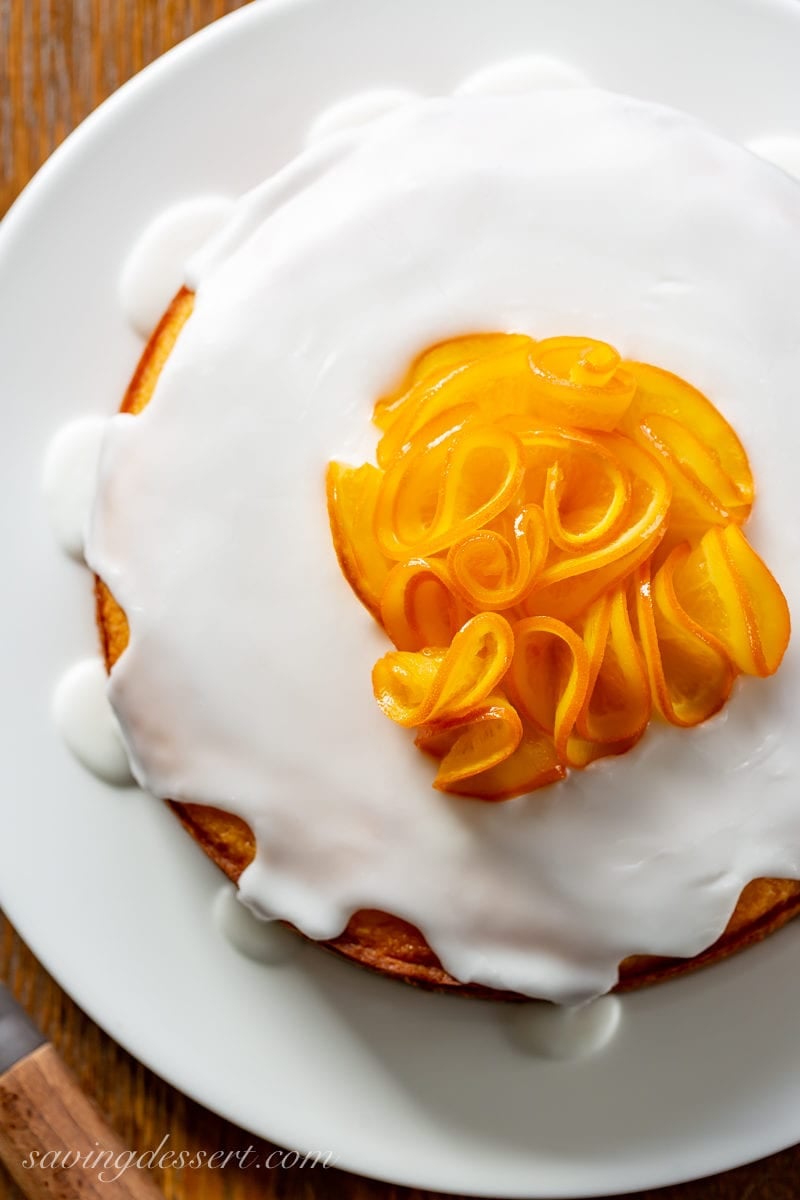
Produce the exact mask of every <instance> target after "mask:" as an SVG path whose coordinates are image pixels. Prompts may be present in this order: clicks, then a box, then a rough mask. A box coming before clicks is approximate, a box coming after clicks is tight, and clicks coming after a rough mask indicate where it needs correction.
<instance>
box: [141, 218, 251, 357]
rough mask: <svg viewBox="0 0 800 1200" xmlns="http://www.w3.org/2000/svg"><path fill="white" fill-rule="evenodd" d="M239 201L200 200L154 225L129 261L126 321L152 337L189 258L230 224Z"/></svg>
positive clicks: (158, 220) (149, 226) (146, 232)
mask: <svg viewBox="0 0 800 1200" xmlns="http://www.w3.org/2000/svg"><path fill="white" fill-rule="evenodd" d="M233 207H234V201H233V200H230V199H228V198H227V197H225V196H198V197H193V198H192V199H190V200H183V201H181V202H180V203H178V204H174V205H173V206H172V207H171V208H168V209H167V210H166V211H165V212H162V213H159V215H158V216H157V217H156V218H155V219H154V220H153V221H151V222H150V224H149V225H148V226H147V227H146V229H145V230H144V231H143V232H142V233H141V234H140V235H139V237H138V238H137V240H136V242H135V244H134V246H133V248H132V249H131V251H130V252H129V254H128V257H127V259H126V260H125V265H124V267H123V269H122V277H121V280H120V302H121V304H122V311H123V313H124V314H125V317H126V318H127V320H128V321H129V322H130V324H131V325H132V327H133V328H134V329H135V330H136V332H137V333H139V334H141V336H142V337H149V336H150V334H151V333H152V332H153V330H154V329H155V327H156V325H157V324H158V321H159V319H160V317H161V315H162V314H163V312H164V309H165V308H166V307H167V305H168V304H169V302H170V300H171V299H172V297H173V296H174V295H175V293H176V292H177V290H178V288H179V287H180V286H181V284H182V283H183V278H184V265H185V263H186V260H187V258H189V256H190V255H191V254H193V253H194V251H195V250H197V249H198V247H199V246H202V245H203V243H204V242H206V241H207V240H208V239H209V238H210V237H211V236H212V234H214V233H216V232H217V230H218V229H220V228H221V227H222V226H223V225H224V224H225V222H226V221H228V220H229V219H230V216H231V213H232V211H233Z"/></svg>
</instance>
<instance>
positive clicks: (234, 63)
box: [0, 0, 800, 1197]
mask: <svg viewBox="0 0 800 1200" xmlns="http://www.w3.org/2000/svg"><path fill="white" fill-rule="evenodd" d="M529 51H532V52H542V53H548V54H553V55H556V56H561V57H563V58H565V59H567V60H569V61H570V62H572V63H574V64H575V65H577V66H579V67H581V68H583V69H584V70H585V72H586V73H587V74H588V75H589V76H590V77H591V79H592V80H594V81H595V82H596V83H598V84H600V85H602V86H606V87H611V88H614V89H617V90H620V91H626V92H630V93H632V94H634V95H637V96H642V97H645V98H649V99H654V100H660V101H664V102H666V103H669V104H673V105H675V106H678V107H682V108H686V109H689V110H690V111H692V112H695V113H697V114H699V115H700V116H702V117H704V118H706V119H707V120H709V121H710V122H711V123H712V124H714V125H715V126H717V127H719V128H721V129H722V130H723V131H725V132H727V133H728V134H730V135H732V136H734V137H736V138H738V139H740V140H748V139H750V138H755V137H759V136H763V135H767V134H781V133H782V134H798V133H800V72H798V70H797V63H798V61H800V4H797V3H796V2H795V0H783V2H779V0H768V2H767V0H763V2H761V3H756V2H754V0H702V2H701V0H672V2H671V3H669V4H668V3H660V2H658V0H604V3H603V4H597V3H596V0H561V2H560V3H559V4H554V3H552V0H485V2H484V0H480V2H479V0H471V2H470V3H468V4H467V3H464V2H463V0H402V3H401V2H400V0H369V2H367V0H293V2H283V3H274V2H266V0H262V3H259V4H255V5H253V6H252V7H251V8H248V9H245V10H243V11H241V12H239V13H237V14H234V15H233V16H232V17H228V18H226V19H225V20H223V21H222V22H220V23H218V24H217V25H216V26H214V27H213V28H211V29H209V30H208V31H205V32H204V33H202V34H200V35H198V36H196V37H195V38H192V39H190V41H189V42H188V43H185V44H184V45H183V46H181V47H180V48H179V49H178V50H176V51H174V52H172V53H171V54H169V55H167V56H166V57H165V58H164V59H162V60H161V61H160V62H159V63H157V64H156V65H155V66H154V67H152V68H150V69H149V70H147V71H145V72H144V73H143V74H142V75H141V76H140V77H139V78H137V79H136V80H134V81H133V82H132V83H131V84H129V85H127V86H126V87H124V88H122V89H121V91H120V92H118V93H117V95H115V96H114V97H113V99H112V100H111V101H109V102H108V103H107V104H105V105H103V107H102V108H101V109H100V110H99V111H98V112H97V113H96V114H95V115H94V116H92V117H91V118H90V119H89V120H88V121H87V122H86V123H85V124H84V125H83V126H82V127H81V129H79V130H78V132H77V133H76V134H75V135H73V136H72V137H71V138H70V139H69V140H68V142H67V143H66V145H65V146H64V147H63V148H62V149H61V150H60V151H59V152H58V153H57V154H56V155H54V157H53V158H52V159H51V161H50V162H49V163H48V165H47V166H46V167H45V168H44V170H43V171H42V172H41V173H40V174H39V176H38V177H37V179H36V180H35V181H34V182H33V184H32V185H31V186H30V187H29V188H28V190H27V191H26V192H25V194H24V195H23V197H22V198H21V200H20V201H19V202H18V204H17V205H16V206H15V209H14V210H13V212H12V213H11V214H10V216H9V217H8V218H7V220H6V221H5V222H4V223H3V225H2V228H0V314H2V316H1V319H0V396H1V397H2V403H3V405H4V411H5V419H4V424H3V437H2V439H0V469H1V470H2V480H3V488H4V503H3V507H2V523H3V525H2V527H3V530H4V541H3V544H4V547H5V556H6V570H5V572H4V586H3V588H2V591H0V613H2V619H3V625H4V636H3V683H4V686H3V690H2V694H0V830H1V831H2V833H1V834H0V902H2V905H3V907H4V908H5V909H6V911H7V912H8V915H9V917H10V918H11V920H12V921H13V922H14V923H15V924H16V925H17V927H18V928H19V930H20V932H21V933H22V935H23V936H24V937H25V938H26V939H27V941H28V942H29V943H30V945H31V946H32V947H33V949H34V951H35V952H36V953H37V954H38V955H39V957H40V958H41V959H42V961H43V962H44V964H45V965H46V966H47V967H48V969H49V970H51V971H52V973H53V974H54V975H55V976H56V978H57V979H58V980H59V981H60V982H61V983H62V984H63V985H64V987H65V988H66V989H67V990H68V991H69V992H70V993H71V994H72V996H73V997H74V998H75V999H76V1000H77V1001H78V1003H79V1004H81V1005H82V1006H83V1008H85V1009H86V1010H87V1011H88V1012H89V1013H90V1014H91V1015H92V1016H93V1017H94V1018H95V1019H96V1020H97V1021H98V1022H99V1023H100V1024H101V1025H102V1026H103V1027H104V1028H105V1029H106V1030H108V1032H109V1033H110V1034H111V1035H112V1036H114V1037H115V1038H117V1039H118V1040H119V1041H120V1042H121V1043H122V1044H123V1045H124V1046H126V1047H127V1048H128V1049H129V1050H131V1051H132V1052H133V1053H134V1054H135V1055H137V1056H138V1057H139V1058H140V1059H142V1060H143V1061H144V1062H146V1063H147V1064H149V1065H150V1066H151V1067H153V1068H154V1069H155V1070H156V1071H157V1072H158V1073H159V1074H161V1075H162V1076H164V1077H165V1078H167V1079H168V1080H170V1081H171V1082H172V1083H174V1084H175V1085H177V1086H178V1087H180V1088H182V1089H183V1090H184V1091H186V1092H188V1093H189V1094H190V1095H192V1096H194V1097H196V1098H197V1099H198V1100H200V1101H202V1102H203V1103H204V1104H206V1105H208V1106H209V1107H211V1108H213V1109H215V1110H216V1111H218V1112H219V1113H222V1114H224V1115H225V1116H226V1117H229V1118H230V1119H231V1120H233V1121H236V1122H238V1123H240V1124H241V1125H243V1126H244V1127H245V1128H247V1129H249V1130H252V1131H253V1132H256V1133H259V1134H262V1135H264V1136H266V1137H269V1138H272V1139H274V1140H276V1141H278V1142H280V1143H283V1144H286V1145H288V1146H291V1147H296V1148H298V1149H301V1150H303V1151H319V1152H322V1153H325V1152H327V1151H332V1152H333V1153H334V1154H335V1155H336V1157H337V1160H338V1163H339V1165H341V1166H345V1167H349V1168H350V1169H352V1170H356V1171H360V1172H363V1173H365V1174H370V1175H375V1176H378V1177H381V1178H385V1179H391V1180H394V1181H397V1182H403V1183H409V1184H416V1185H419V1186H425V1187H431V1188H437V1189H441V1190H448V1191H457V1192H470V1193H474V1194H484V1195H493V1196H497V1195H506V1196H531V1197H533V1196H537V1197H539V1196H551V1197H563V1196H578V1195H580V1196H590V1195H598V1194H603V1193H607V1192H614V1191H623V1190H634V1189H637V1188H644V1187H649V1186H657V1185H660V1184H664V1183H668V1182H674V1181H677V1180H679V1179H686V1178H690V1177H693V1176H698V1175H701V1174H706V1173H710V1172H714V1171H718V1170H721V1169H723V1168H726V1167H730V1166H733V1165H736V1164H738V1163H741V1162H743V1161H746V1160H749V1159H753V1158H756V1157H758V1156H760V1155H764V1154H767V1153H770V1152H771V1151H774V1150H777V1149H779V1148H781V1147H784V1146H786V1145H788V1144H790V1143H792V1142H794V1141H796V1140H798V1139H800V1040H798V1038H797V1036H796V1014H797V1012H798V1011H800V923H798V924H797V926H795V927H792V928H789V929H787V930H785V931H784V932H783V933H781V934H779V935H777V936H776V937H774V938H773V939H771V940H770V941H769V942H767V943H766V944H764V945H762V946H761V947H758V948H757V949H754V950H751V951H749V952H748V953H747V954H745V955H742V956H741V957H739V958H737V959H735V960H734V961H731V962H729V963H726V964H723V965H720V966H719V967H717V968H715V969H714V970H711V971H709V972H705V973H700V974H698V975H697V976H696V977H694V978H691V979H687V980H683V981H680V982H678V983H676V984H671V985H665V986H662V987H660V988H657V989H654V990H652V991H647V992H644V993H642V994H640V995H636V996H634V997H631V998H629V999H627V1000H626V1001H625V1016H624V1021H623V1026H622V1029H621V1032H620V1034H619V1036H618V1037H617V1039H616V1040H615V1041H614V1043H613V1044H612V1045H611V1046H610V1047H609V1048H608V1050H607V1051H605V1052H604V1053H602V1054H600V1055H599V1056H597V1057H596V1058H594V1059H590V1060H586V1061H583V1062H576V1063H572V1064H569V1063H568V1064H563V1063H561V1064H559V1063H552V1062H544V1061H539V1060H536V1059H535V1058H532V1057H525V1056H524V1055H521V1054H520V1053H519V1052H517V1051H515V1050H514V1049H513V1048H512V1046H511V1044H510V1042H509V1040H508V1039H507V1037H506V1034H505V1031H504V1028H503V1023H502V1015H501V1013H500V1012H499V1011H498V1008H497V1007H496V1006H493V1005H487V1004H478V1003H469V1002H459V1001H457V1000H453V999H444V998H440V997H436V996H428V995H424V994H421V993H418V992H416V991H413V990H411V989H404V988H402V987H400V986H398V985H396V984H392V983H389V982H385V981H383V980H380V979H375V978H372V977H369V976H367V975H365V974H363V973H362V972H360V971H357V970H355V969H353V968H351V967H348V966H347V965H346V964H343V963H340V962H338V961H334V960H333V959H331V958H329V957H328V956H327V955H324V954H322V953H319V952H316V951H314V950H313V948H307V949H304V951H303V952H302V953H301V954H300V955H299V956H298V957H297V958H296V959H295V960H294V961H293V962H292V963H291V964H288V965H286V966H283V967H279V968H278V967H273V968H268V967H262V966H258V965H256V964H255V963H253V962H250V961H248V960H246V959H244V958H242V957H240V956H239V955H238V954H237V953H236V952H235V951H234V950H233V949H232V948H231V947H230V946H229V945H228V944H227V943H226V942H225V941H224V940H223V939H222V937H221V936H220V935H219V934H218V933H216V932H215V929H214V927H213V925H212V922H211V915H210V914H211V908H212V904H213V900H214V897H215V895H216V894H217V892H218V890H219V887H220V878H219V875H218V873H217V871H216V869H215V868H214V867H213V866H212V865H211V864H210V863H209V862H207V861H206V860H205V858H204V857H203V855H202V854H201V853H200V852H199V851H198V850H197V849H196V847H195V846H194V845H193V844H192V843H191V842H190V840H189V839H188V838H187V837H186V836H185V835H184V834H183V833H182V831H181V830H180V828H179V826H178V824H177V822H176V821H175V819H174V818H173V817H172V816H171V815H170V813H169V812H168V811H167V810H166V809H165V808H164V807H162V806H161V805H159V804H157V803H156V802H155V801H151V800H150V799H148V798H146V797H143V796H141V795H139V794H137V793H136V792H133V791H131V792H115V791H113V790H112V789H110V788H107V787H105V786H104V785H102V784H100V783H98V782H96V781H95V780H94V779H92V778H90V777H88V776H87V775H86V774H85V773H84V772H83V771H82V770H81V768H80V767H79V766H78V765H77V764H76V763H75V762H74V761H73V760H72V759H71V758H70V756H69V754H68V753H67V751H66V750H65V749H64V747H63V746H62V745H61V744H60V743H59V740H58V738H57V736H56V734H55V731H54V729H53V726H52V723H51V719H50V701H51V693H52V688H53V684H54V682H55V681H56V679H57V677H58V675H59V673H60V671H61V670H62V669H63V668H64V667H66V666H68V665H69V664H70V663H71V662H73V661H74V660H75V659H76V658H78V657H80V656H81V655H82V654H85V653H90V652H92V651H93V650H94V648H95V636H94V629H93V622H92V596H91V585H90V580H89V576H88V574H87V573H86V572H84V571H82V570H81V569H80V568H78V567H77V566H75V565H74V564H72V563H70V562H68V561H67V560H66V559H64V558H62V557H61V556H60V555H59V554H58V552H57V551H56V549H55V547H54V545H53V542H52V539H51V536H50V532H49V530H48V527H47V523H46V519H45V513H44V508H43V504H42V499H41V495H40V490H39V481H40V475H41V462H42V455H43V452H44V449H45V447H46V445H47V442H48V439H49V438H50V436H51V435H52V433H53V432H54V431H55V430H57V429H58V428H59V426H60V425H61V424H63V423H64V422H65V421H67V420H68V419H71V418H73V417H75V416H78V415H80V414H84V413H109V412H111V411H112V410H113V409H114V407H115V406H116V404H117V402H118V400H119V397H120V395H121V393H122V391H123V389H124V386H125V384H126V381H127V379H128V376H129V374H130V372H131V369H132V367H133V365H134V363H135V360H136V357H137V355H138V353H139V349H140V346H139V343H138V342H137V340H136V339H135V337H134V336H133V334H132V333H131V332H130V331H129V330H128V329H127V328H126V325H125V323H124V321H123V318H122V314H121V311H120V306H119V303H118V297H117V290H118V285H119V275H120V267H121V264H122V262H123V260H124V257H125V254H126V251H127V250H128V248H129V246H130V244H131V241H132V239H133V238H134V237H135V235H136V234H137V233H138V232H139V230H140V229H141V228H142V227H143V225H144V224H145V223H146V222H147V221H148V220H149V218H150V217H152V216H154V215H155V214H157V213H158V212H159V211H160V210H161V209H162V208H164V206H166V205H168V204H169V203H171V202H173V201H176V200H179V199H182V198H185V197H190V196H192V195H194V194H197V193H200V192H216V193H219V192H223V193H229V194H232V195H233V194H236V193H238V192H240V191H241V190H242V189H244V188H246V187H248V186H250V185H251V184H254V183H255V182H257V181H258V180H259V179H261V178H262V177H263V176H264V175H265V174H267V173H269V172H270V171H272V170H273V169H274V168H275V167H277V166H278V165H279V164H280V163H282V162H284V161H285V160H286V159H287V158H288V157H290V156H291V155H292V154H293V152H295V151H296V150H297V149H298V147H299V145H300V140H301V138H302V135H303V132H304V130H305V128H306V127H307V126H308V124H309V122H310V121H311V119H312V118H313V117H314V116H315V115H317V114H318V112H319V111H320V110H321V109H322V108H323V107H324V106H326V105H327V104H329V103H331V102H332V101H334V100H336V99H338V98H342V97H344V96H346V95H348V94H351V93H352V92H353V91H355V90H358V89H360V88H366V87H373V86H381V87H385V86H398V87H411V88H417V89H420V90H422V91H424V92H428V93H439V92H444V91H448V90H449V89H450V88H452V86H454V85H455V84H456V83H457V82H458V81H459V80H461V79H462V78H463V77H464V76H465V75H466V74H467V73H468V72H470V71H472V70H474V69H476V68H478V67H480V66H481V65H484V64H486V63H488V62H491V61H493V60H499V59H502V58H504V57H511V56H516V55H519V54H520V53H523V52H529Z"/></svg>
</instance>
